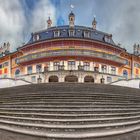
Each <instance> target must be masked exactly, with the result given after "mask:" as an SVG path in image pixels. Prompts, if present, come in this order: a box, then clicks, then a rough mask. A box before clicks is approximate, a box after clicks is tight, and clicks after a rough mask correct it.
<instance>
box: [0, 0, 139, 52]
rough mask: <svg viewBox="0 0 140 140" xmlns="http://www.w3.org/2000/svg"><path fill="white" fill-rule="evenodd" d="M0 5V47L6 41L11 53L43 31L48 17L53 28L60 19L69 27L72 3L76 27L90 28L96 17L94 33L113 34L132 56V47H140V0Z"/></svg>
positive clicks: (5, 0)
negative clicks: (95, 30) (36, 33)
mask: <svg viewBox="0 0 140 140" xmlns="http://www.w3.org/2000/svg"><path fill="white" fill-rule="evenodd" d="M32 2H33V3H32ZM0 3H1V4H0V20H1V22H0V44H2V42H7V41H9V42H10V43H11V44H12V50H15V48H17V47H18V46H19V45H21V44H22V43H23V42H27V41H28V40H29V39H30V34H31V33H32V32H35V31H38V30H42V29H45V28H46V27H47V24H46V20H47V18H48V16H49V14H50V15H51V18H52V20H53V25H56V23H57V21H56V20H58V19H60V17H61V19H64V22H65V23H66V24H68V14H69V12H70V4H71V3H72V4H73V5H75V8H74V13H75V15H76V24H77V25H84V26H91V24H92V20H93V17H94V15H96V18H97V22H98V25H97V29H98V30H101V31H105V32H107V33H112V34H113V39H114V40H115V42H116V44H117V43H121V44H122V47H123V46H125V48H127V49H128V50H129V52H132V46H133V44H134V43H135V42H136V43H140V41H139V40H140V31H139V25H140V14H139V5H140V1H139V0H133V1H132V0H92V1H91V0H71V3H70V1H68V0H59V1H58V0H12V2H11V0H0ZM29 5H30V6H29Z"/></svg>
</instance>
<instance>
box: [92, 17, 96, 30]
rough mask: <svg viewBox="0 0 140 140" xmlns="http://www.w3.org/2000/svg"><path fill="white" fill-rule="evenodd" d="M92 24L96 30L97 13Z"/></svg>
mask: <svg viewBox="0 0 140 140" xmlns="http://www.w3.org/2000/svg"><path fill="white" fill-rule="evenodd" d="M92 26H93V29H94V30H96V26H97V21H96V15H94V20H93V22H92Z"/></svg>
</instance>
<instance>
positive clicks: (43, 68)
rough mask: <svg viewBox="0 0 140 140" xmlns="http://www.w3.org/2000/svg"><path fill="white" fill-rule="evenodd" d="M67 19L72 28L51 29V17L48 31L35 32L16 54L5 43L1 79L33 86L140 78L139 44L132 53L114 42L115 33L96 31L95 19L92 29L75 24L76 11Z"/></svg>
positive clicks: (0, 60)
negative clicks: (24, 82) (36, 84)
mask: <svg viewBox="0 0 140 140" xmlns="http://www.w3.org/2000/svg"><path fill="white" fill-rule="evenodd" d="M68 20H69V25H65V26H57V27H52V20H51V18H50V17H49V18H48V20H47V29H45V30H42V31H38V32H35V33H32V34H31V38H30V40H29V42H28V43H27V44H25V45H23V46H22V47H19V48H18V49H17V51H15V52H13V53H9V43H6V44H4V46H3V47H2V48H1V50H0V51H1V57H0V78H15V79H24V80H27V81H30V82H32V83H38V82H42V83H48V82H80V83H84V82H91V83H111V82H114V81H117V80H119V79H131V78H140V57H139V52H140V47H139V45H135V46H134V51H135V53H134V54H130V53H128V52H127V51H126V50H125V49H124V48H121V47H120V46H119V45H116V44H115V43H114V41H113V38H112V34H108V33H104V32H101V31H98V30H97V29H96V26H97V21H96V19H95V18H94V19H93V22H92V27H84V26H79V25H78V26H77V25H75V14H74V13H73V12H71V13H70V14H69V16H68ZM5 48H6V49H5ZM4 49H5V51H4V52H3V50H4Z"/></svg>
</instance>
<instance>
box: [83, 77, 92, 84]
mask: <svg viewBox="0 0 140 140" xmlns="http://www.w3.org/2000/svg"><path fill="white" fill-rule="evenodd" d="M84 82H85V83H94V78H93V77H92V76H86V77H85V78H84Z"/></svg>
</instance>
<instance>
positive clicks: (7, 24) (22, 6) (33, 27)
mask: <svg viewBox="0 0 140 140" xmlns="http://www.w3.org/2000/svg"><path fill="white" fill-rule="evenodd" d="M0 3H1V4H0V20H1V22H0V42H1V43H0V44H1V45H2V44H3V43H4V42H8V41H9V42H10V44H11V51H15V50H16V48H17V47H19V46H21V45H22V43H23V42H27V41H28V40H29V37H30V34H31V32H35V31H38V30H40V29H45V28H46V27H47V25H46V20H47V18H48V16H49V14H50V15H51V17H52V19H53V21H55V8H54V6H53V5H52V4H51V3H50V1H49V0H39V1H36V3H35V6H34V7H33V9H32V10H30V9H29V7H28V5H27V3H26V1H25V0H22V1H21V0H12V2H11V0H0Z"/></svg>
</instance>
